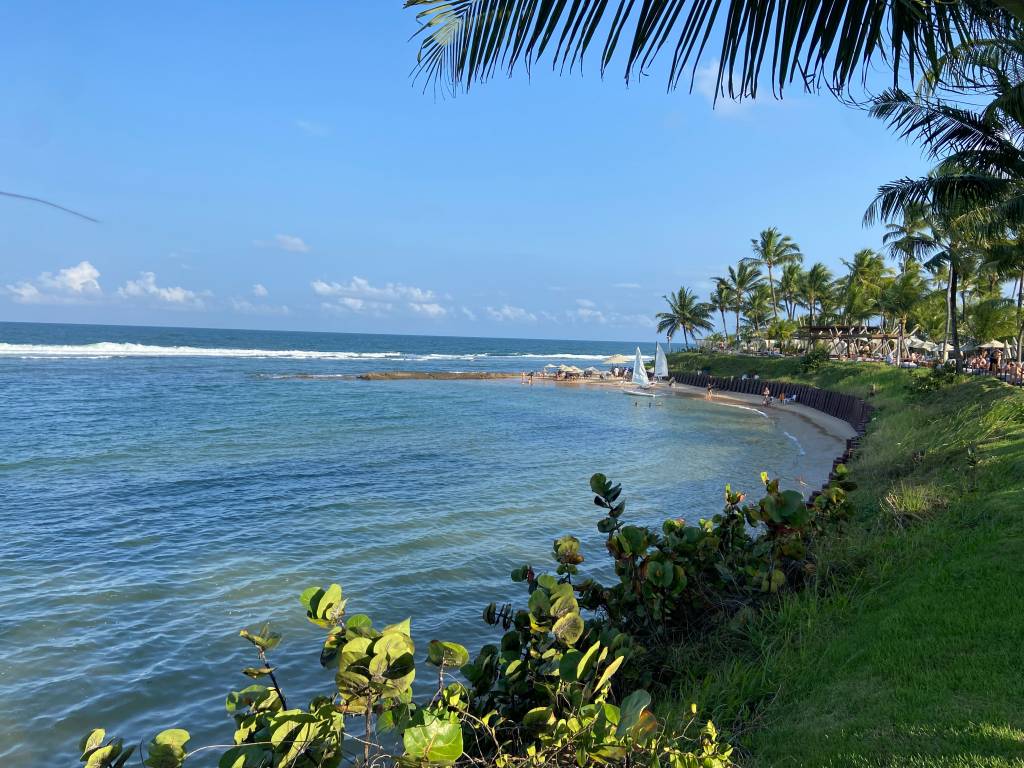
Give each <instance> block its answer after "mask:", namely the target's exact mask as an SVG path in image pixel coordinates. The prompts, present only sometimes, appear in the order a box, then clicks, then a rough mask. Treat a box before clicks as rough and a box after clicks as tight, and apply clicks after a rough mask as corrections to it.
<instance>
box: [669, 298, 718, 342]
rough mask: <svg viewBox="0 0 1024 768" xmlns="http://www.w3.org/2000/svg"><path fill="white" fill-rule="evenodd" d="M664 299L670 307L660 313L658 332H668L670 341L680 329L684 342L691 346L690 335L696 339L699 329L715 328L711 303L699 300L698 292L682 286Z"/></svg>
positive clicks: (708, 329)
mask: <svg viewBox="0 0 1024 768" xmlns="http://www.w3.org/2000/svg"><path fill="white" fill-rule="evenodd" d="M664 299H665V301H666V302H668V308H669V309H668V312H659V313H658V333H664V334H666V335H667V336H668V340H669V343H671V341H672V337H673V336H675V335H676V334H677V333H678V332H679V331H682V332H683V343H684V344H685V345H687V346H689V337H690V336H692V337H693V338H694V339H696V338H697V333H698V332H699V331H711V330H714V327H715V326H714V324H712V322H711V320H710V318H711V312H712V307H711V305H710V304H705V303H704V302H701V301H698V300H697V294H695V293H694V292H693V291H691V290H690V289H689V288H680V289H679V290H678V291H676V292H675V293H674V294H673V293H670V294H668V295H667V296H665V297H664Z"/></svg>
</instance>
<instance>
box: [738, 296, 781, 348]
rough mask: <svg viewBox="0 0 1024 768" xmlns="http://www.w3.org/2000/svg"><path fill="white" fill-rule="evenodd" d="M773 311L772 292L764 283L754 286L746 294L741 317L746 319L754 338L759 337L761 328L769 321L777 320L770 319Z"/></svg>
mask: <svg viewBox="0 0 1024 768" xmlns="http://www.w3.org/2000/svg"><path fill="white" fill-rule="evenodd" d="M773 309H774V303H773V301H772V292H771V289H770V288H769V287H768V286H767V285H766V284H765V283H761V284H759V285H756V286H755V287H754V288H753V289H752V290H751V291H749V292H748V293H747V296H746V299H745V300H744V302H743V316H744V317H745V318H747V323H748V324H749V325H750V326H751V327H752V328H753V330H754V335H755V336H756V335H760V333H761V328H762V327H764V326H767V325H768V322H769V321H770V320H772V319H775V320H777V318H773V317H772V310H773Z"/></svg>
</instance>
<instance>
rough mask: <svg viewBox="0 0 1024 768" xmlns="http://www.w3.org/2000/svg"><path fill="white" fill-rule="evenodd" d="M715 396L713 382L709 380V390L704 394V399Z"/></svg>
mask: <svg viewBox="0 0 1024 768" xmlns="http://www.w3.org/2000/svg"><path fill="white" fill-rule="evenodd" d="M714 396H715V390H714V387H712V386H711V382H708V391H707V394H705V395H704V399H705V400H711V399H713V398H714Z"/></svg>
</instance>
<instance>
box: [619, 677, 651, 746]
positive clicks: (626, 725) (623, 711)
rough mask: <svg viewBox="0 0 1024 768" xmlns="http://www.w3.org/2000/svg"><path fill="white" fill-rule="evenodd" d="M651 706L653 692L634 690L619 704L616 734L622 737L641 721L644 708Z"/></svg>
mask: <svg viewBox="0 0 1024 768" xmlns="http://www.w3.org/2000/svg"><path fill="white" fill-rule="evenodd" d="M650 706H651V694H649V693H648V692H647V691H645V690H642V689H641V690H637V691H633V692H632V693H631V694H629V695H628V696H627V697H626V698H624V699H623V700H622V704H620V705H619V727H618V729H617V730H616V732H615V735H616V736H618V737H619V738H620V739H621V738H622V737H623V736H625V735H626V734H627V733H629V731H630V730H631V729H632V728H633V726H635V725H637V724H638V723H639V722H640V716H641V715H642V714H643V712H644V710H645V709H647V708H648V707H650Z"/></svg>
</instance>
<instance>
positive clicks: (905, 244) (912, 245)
mask: <svg viewBox="0 0 1024 768" xmlns="http://www.w3.org/2000/svg"><path fill="white" fill-rule="evenodd" d="M885 229H886V232H885V235H884V236H883V237H882V245H884V246H885V247H886V248H887V249H888V250H889V256H890V257H892V258H893V260H895V261H896V262H897V263H898V264H899V265H900V272H901V273H903V272H906V271H907V268H908V266H909V265H910V264H911V263H912V262H914V261H916V260H917V259H918V258H919V257H920V250H921V246H922V245H923V244H925V243H927V241H928V233H929V232H930V230H931V223H930V222H929V220H928V209H927V207H925V206H924V205H910V206H909V207H908V208H907V209H906V210H905V211H903V220H902V221H901V222H900V223H899V224H896V223H894V222H889V223H888V224H886V225H885Z"/></svg>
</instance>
